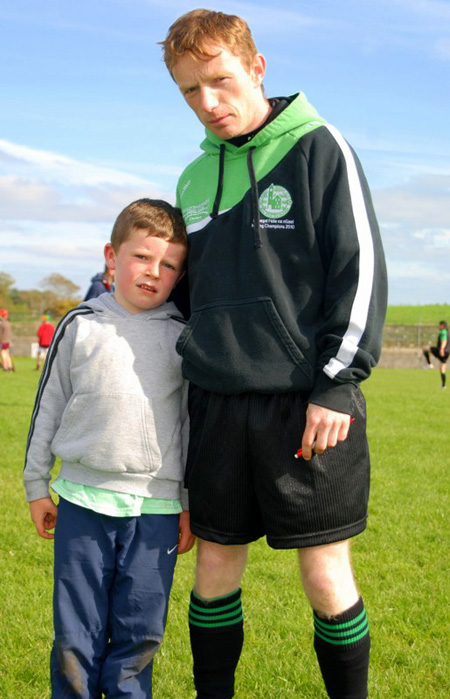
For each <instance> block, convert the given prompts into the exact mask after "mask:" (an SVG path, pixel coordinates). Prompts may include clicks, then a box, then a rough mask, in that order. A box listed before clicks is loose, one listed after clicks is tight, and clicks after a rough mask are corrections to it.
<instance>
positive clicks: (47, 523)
mask: <svg viewBox="0 0 450 699" xmlns="http://www.w3.org/2000/svg"><path fill="white" fill-rule="evenodd" d="M29 505H30V514H31V519H32V521H33V523H34V526H35V527H36V531H37V533H38V534H39V536H42V538H43V539H54V538H55V535H54V534H51V533H50V532H49V529H54V527H55V524H56V520H57V519H58V508H57V506H56V505H55V503H54V502H53V500H52V499H51V497H48V498H40V499H39V500H32V501H31V502H30V503H29Z"/></svg>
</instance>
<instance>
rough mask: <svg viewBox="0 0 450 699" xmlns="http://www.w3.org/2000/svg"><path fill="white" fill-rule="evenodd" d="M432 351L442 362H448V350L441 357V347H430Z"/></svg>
mask: <svg viewBox="0 0 450 699" xmlns="http://www.w3.org/2000/svg"><path fill="white" fill-rule="evenodd" d="M430 352H431V354H432V355H433V357H436V359H439V361H440V362H446V361H447V359H448V352H444V356H443V357H441V355H440V354H439V347H430Z"/></svg>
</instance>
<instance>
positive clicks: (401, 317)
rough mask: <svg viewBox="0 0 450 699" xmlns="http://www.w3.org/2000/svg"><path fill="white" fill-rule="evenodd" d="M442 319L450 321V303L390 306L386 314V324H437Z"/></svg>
mask: <svg viewBox="0 0 450 699" xmlns="http://www.w3.org/2000/svg"><path fill="white" fill-rule="evenodd" d="M440 320H446V321H447V322H448V323H450V304H448V303H443V304H434V305H424V306H389V307H388V310H387V315H386V325H437V324H438V323H439V321H440Z"/></svg>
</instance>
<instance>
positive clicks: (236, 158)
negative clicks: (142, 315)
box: [177, 92, 326, 249]
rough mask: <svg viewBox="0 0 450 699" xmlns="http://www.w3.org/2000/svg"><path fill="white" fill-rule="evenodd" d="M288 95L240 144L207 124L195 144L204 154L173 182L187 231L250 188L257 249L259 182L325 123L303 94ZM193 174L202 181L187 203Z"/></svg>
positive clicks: (206, 220)
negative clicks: (286, 101) (284, 104)
mask: <svg viewBox="0 0 450 699" xmlns="http://www.w3.org/2000/svg"><path fill="white" fill-rule="evenodd" d="M288 99H289V100H291V101H290V103H289V104H288V106H287V107H286V108H285V109H284V110H283V111H282V112H281V113H280V114H278V115H277V116H276V118H275V119H273V120H272V121H269V122H268V123H267V124H266V126H263V127H262V128H261V130H260V131H258V132H257V133H256V134H255V136H254V137H253V138H252V139H251V140H250V141H247V142H245V143H244V144H242V145H241V146H237V145H234V144H233V143H231V142H230V141H223V140H222V139H220V138H219V137H218V136H216V135H215V134H213V133H212V132H211V131H209V130H208V129H206V138H205V140H204V141H203V142H202V143H201V146H200V147H201V148H202V150H203V151H204V155H202V156H200V157H199V158H197V160H195V161H194V162H193V163H191V165H190V166H189V167H188V168H186V170H185V171H184V173H183V174H182V176H181V178H180V180H179V183H178V193H177V205H178V206H180V208H181V209H182V211H183V217H184V219H185V222H186V225H187V229H188V233H192V232H194V231H195V230H198V229H199V228H200V227H203V226H204V225H207V223H208V222H209V221H210V220H214V219H215V218H217V216H219V215H220V214H222V213H224V212H226V211H227V210H228V209H230V208H232V207H233V206H235V205H236V203H237V202H238V201H240V200H241V199H242V198H243V197H244V196H245V194H246V192H247V191H248V190H250V192H251V205H252V231H253V244H254V248H256V249H257V248H260V247H261V245H262V236H261V230H260V206H259V196H260V195H259V189H258V182H259V181H260V180H261V179H262V178H263V177H265V176H266V175H267V174H268V173H269V172H271V171H272V170H273V169H274V167H275V166H276V165H277V164H278V163H279V162H280V161H281V160H282V159H283V158H284V157H285V155H287V154H288V153H289V151H290V150H291V148H292V147H293V145H295V143H296V142H297V141H298V140H299V139H300V138H301V137H302V136H303V135H304V134H307V133H309V132H310V131H313V130H314V129H317V128H318V127H320V126H322V125H323V124H325V123H326V122H325V119H323V118H322V117H321V116H319V114H318V112H317V111H316V109H314V107H313V106H312V105H311V104H310V103H309V102H308V100H307V99H306V97H305V95H304V94H303V93H301V92H300V93H298V94H297V95H293V96H292V97H289V98H288ZM244 159H245V165H244V166H243V162H242V161H243V160H244ZM215 161H217V166H216V165H215ZM212 163H214V167H213V168H212V167H211V165H212ZM216 168H217V169H216ZM214 170H215V171H216V173H217V174H216V177H217V180H216V186H215V191H214V194H212V189H213V187H214V180H212V181H211V176H212V177H214ZM244 171H246V173H247V177H246V178H245V175H244ZM194 178H195V181H196V183H197V184H198V183H199V182H201V181H202V180H203V184H202V185H200V187H198V186H196V197H197V202H192V204H191V202H190V184H191V182H192V181H193V179H194ZM205 178H206V179H205ZM225 182H226V186H225V187H224V183H225Z"/></svg>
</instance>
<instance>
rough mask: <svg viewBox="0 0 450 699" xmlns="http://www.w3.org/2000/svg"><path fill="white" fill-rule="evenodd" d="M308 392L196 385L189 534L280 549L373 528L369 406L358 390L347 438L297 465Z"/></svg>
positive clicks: (192, 389)
mask: <svg viewBox="0 0 450 699" xmlns="http://www.w3.org/2000/svg"><path fill="white" fill-rule="evenodd" d="M306 407H307V396H306V394H302V393H284V394H275V395H268V394H260V393H245V394H242V395H222V394H216V393H210V392H208V391H204V390H202V389H201V388H198V387H197V386H192V385H191V387H190V393H189V414H190V424H191V433H190V444H189V453H188V461H187V470H186V485H187V486H188V488H189V503H190V504H189V509H190V518H191V519H190V521H191V529H192V531H193V533H194V534H196V535H197V536H199V537H200V538H202V539H206V540H207V541H214V542H216V543H219V544H247V543H249V542H251V541H255V540H256V539H258V538H259V537H261V536H264V535H265V536H266V537H267V543H268V544H269V546H271V547H272V548H276V549H290V548H302V547H307V546H317V545H319V544H329V543H332V542H335V541H342V540H344V539H348V538H350V537H352V536H355V535H356V534H359V533H360V532H361V531H362V530H363V529H365V526H366V517H367V503H368V498H369V480H370V461H369V451H368V446H367V439H366V417H365V401H364V397H363V395H362V393H361V391H360V390H359V389H355V394H354V400H353V409H352V415H353V417H354V418H355V421H354V422H353V423H352V424H351V426H350V430H349V435H348V437H347V439H346V440H345V442H339V443H338V445H337V446H336V447H334V448H332V449H327V450H326V451H325V453H324V454H322V455H321V456H318V455H316V456H314V457H313V458H312V459H311V460H310V461H309V462H308V461H305V460H304V459H302V458H300V459H296V458H295V457H294V454H295V453H296V451H297V449H298V448H299V447H300V445H301V440H302V434H303V430H304V426H305V419H306Z"/></svg>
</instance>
